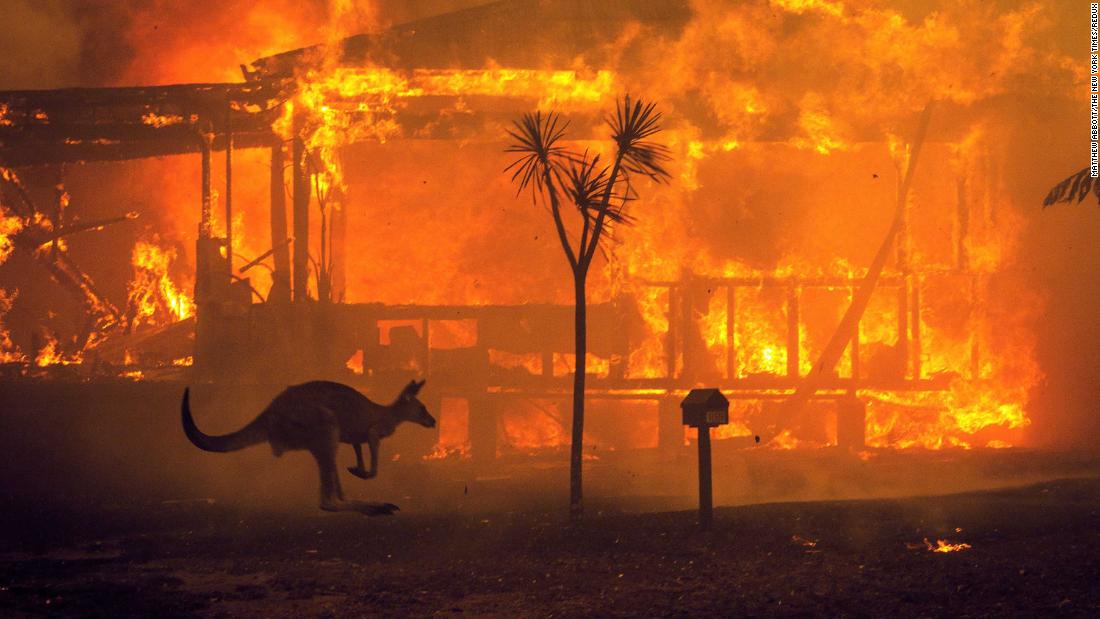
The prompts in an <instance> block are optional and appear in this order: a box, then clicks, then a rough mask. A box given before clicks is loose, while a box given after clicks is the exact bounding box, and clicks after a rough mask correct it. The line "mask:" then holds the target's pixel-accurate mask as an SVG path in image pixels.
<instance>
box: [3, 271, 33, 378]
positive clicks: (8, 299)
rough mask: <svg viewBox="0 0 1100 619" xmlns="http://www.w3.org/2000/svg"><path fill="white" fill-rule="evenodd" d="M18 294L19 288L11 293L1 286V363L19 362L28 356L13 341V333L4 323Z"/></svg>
mask: <svg viewBox="0 0 1100 619" xmlns="http://www.w3.org/2000/svg"><path fill="white" fill-rule="evenodd" d="M18 296H19V291H18V290H15V291H12V292H11V293H9V292H8V291H6V290H4V289H3V288H0V363H17V362H25V361H26V360H27V358H26V356H25V355H24V354H23V353H22V352H21V351H20V350H19V348H18V347H17V346H16V345H15V344H14V343H13V342H12V341H11V333H10V332H9V331H8V329H7V327H6V326H5V325H4V316H5V315H6V314H7V313H8V312H9V311H11V306H12V304H13V303H15V299H16V297H18Z"/></svg>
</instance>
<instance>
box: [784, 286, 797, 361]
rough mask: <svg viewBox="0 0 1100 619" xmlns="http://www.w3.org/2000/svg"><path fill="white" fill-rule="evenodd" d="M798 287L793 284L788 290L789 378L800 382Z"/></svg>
mask: <svg viewBox="0 0 1100 619" xmlns="http://www.w3.org/2000/svg"><path fill="white" fill-rule="evenodd" d="M799 322H800V321H799V316H798V286H797V285H796V284H795V283H793V282H792V283H791V285H790V287H789V288H788V289H787V377H788V378H793V379H795V380H798V377H799V374H800V371H799V362H798V361H799V359H798V347H799V341H800V338H799V333H798V324H799Z"/></svg>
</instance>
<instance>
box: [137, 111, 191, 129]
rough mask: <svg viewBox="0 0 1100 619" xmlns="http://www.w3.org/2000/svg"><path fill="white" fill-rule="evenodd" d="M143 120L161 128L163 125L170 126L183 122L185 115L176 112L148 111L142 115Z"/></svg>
mask: <svg viewBox="0 0 1100 619" xmlns="http://www.w3.org/2000/svg"><path fill="white" fill-rule="evenodd" d="M141 122H143V123H145V124H147V125H149V126H152V127H156V128H157V129H160V128H162V127H170V126H172V125H178V124H180V123H182V122H183V116H179V115H176V114H170V115H167V116H165V115H163V114H154V113H153V112H146V113H145V114H143V115H142V116H141Z"/></svg>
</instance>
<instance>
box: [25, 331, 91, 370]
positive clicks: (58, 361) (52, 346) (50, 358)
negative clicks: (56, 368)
mask: <svg viewBox="0 0 1100 619" xmlns="http://www.w3.org/2000/svg"><path fill="white" fill-rule="evenodd" d="M82 361H83V357H82V355H81V354H80V353H79V352H77V353H73V354H65V353H63V352H62V351H61V343H60V342H58V341H57V338H56V337H54V335H53V334H52V333H47V334H46V345H45V346H43V347H42V349H41V350H39V351H38V355H37V356H35V358H34V364H35V365H37V366H38V367H40V368H44V367H49V366H51V365H73V364H77V363H81V362H82Z"/></svg>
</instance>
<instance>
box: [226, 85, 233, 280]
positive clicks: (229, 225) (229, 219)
mask: <svg viewBox="0 0 1100 619" xmlns="http://www.w3.org/2000/svg"><path fill="white" fill-rule="evenodd" d="M232 115H233V108H232V106H230V105H229V103H228V102H227V103H226V107H225V265H226V268H227V269H228V270H229V278H230V281H232V278H233V122H232Z"/></svg>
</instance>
